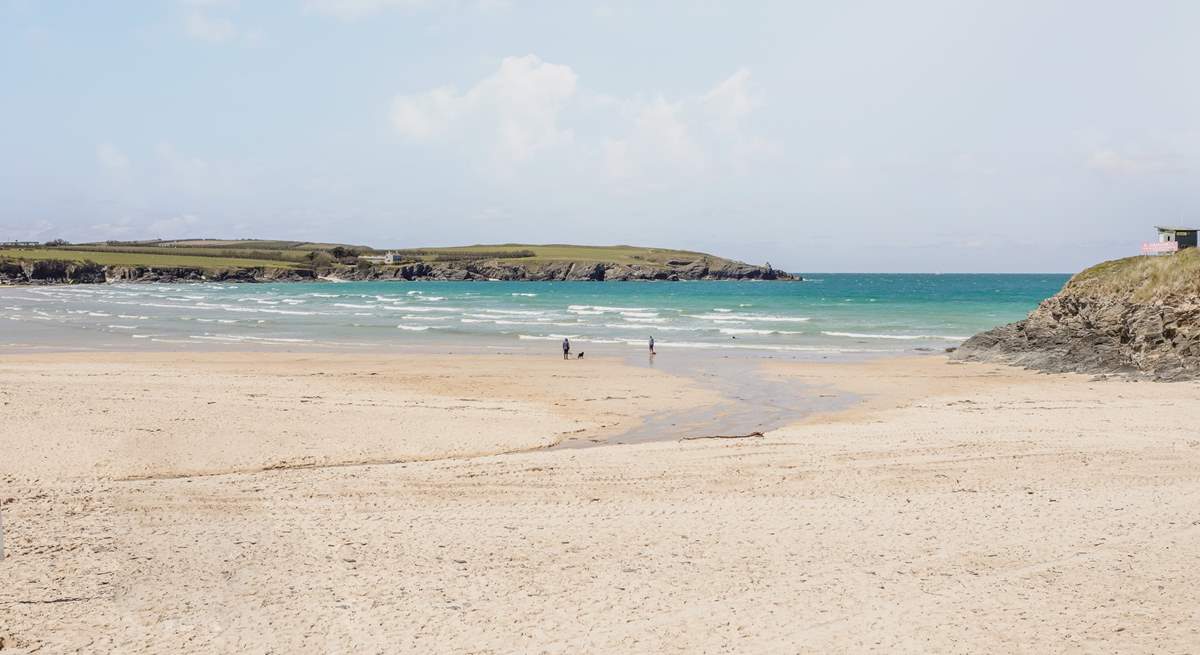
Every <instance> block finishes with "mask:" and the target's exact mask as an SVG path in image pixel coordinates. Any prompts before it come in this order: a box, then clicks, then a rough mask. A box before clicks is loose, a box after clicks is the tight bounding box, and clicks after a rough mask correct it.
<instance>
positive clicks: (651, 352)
mask: <svg viewBox="0 0 1200 655" xmlns="http://www.w3.org/2000/svg"><path fill="white" fill-rule="evenodd" d="M650 354H651V355H655V354H657V353H655V352H654V337H650Z"/></svg>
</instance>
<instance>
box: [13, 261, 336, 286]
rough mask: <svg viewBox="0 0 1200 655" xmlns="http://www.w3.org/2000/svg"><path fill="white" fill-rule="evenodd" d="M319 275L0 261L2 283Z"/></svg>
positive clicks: (231, 279)
mask: <svg viewBox="0 0 1200 655" xmlns="http://www.w3.org/2000/svg"><path fill="white" fill-rule="evenodd" d="M315 277H316V276H315V275H314V273H313V272H312V271H311V270H307V269H294V268H272V267H254V268H224V269H204V268H193V267H157V266H101V265H100V264H97V263H95V262H73V261H66V260H58V259H42V260H37V261H33V262H18V261H12V260H4V261H0V284H101V283H104V282H301V281H305V280H312V279H314V278H315Z"/></svg>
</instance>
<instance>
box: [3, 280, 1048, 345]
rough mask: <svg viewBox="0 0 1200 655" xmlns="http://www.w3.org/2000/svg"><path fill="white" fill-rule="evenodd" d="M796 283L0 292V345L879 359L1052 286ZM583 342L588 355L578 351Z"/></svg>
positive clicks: (1019, 304)
mask: <svg viewBox="0 0 1200 655" xmlns="http://www.w3.org/2000/svg"><path fill="white" fill-rule="evenodd" d="M807 277H809V279H808V280H806V281H803V282H730V281H724V282H674V283H672V282H655V283H644V282H629V283H621V282H607V283H595V282H411V283H404V282H348V283H286V284H245V285H233V284H177V285H165V284H153V285H145V284H120V285H94V286H93V285H81V286H50V287H8V288H0V347H5V348H9V349H19V348H47V349H53V348H83V349H102V348H118V349H127V348H135V349H174V348H184V349H186V348H191V347H195V348H205V347H207V348H209V349H211V348H213V347H218V348H223V347H255V348H264V349H303V348H306V347H312V348H322V349H328V348H332V349H347V350H354V349H359V350H371V349H381V348H383V349H386V348H388V347H392V346H407V345H426V344H437V345H442V344H446V343H450V344H461V345H463V346H466V345H480V346H485V347H503V346H512V347H527V348H531V349H532V348H536V349H554V348H557V347H558V346H557V342H559V341H561V340H562V339H563V338H564V337H569V338H570V339H571V340H572V342H573V343H574V344H575V349H576V350H580V349H584V348H589V347H590V348H596V349H604V350H609V349H629V348H641V349H644V348H645V347H646V341H647V339H648V338H649V337H650V336H653V337H654V338H655V340H656V342H657V344H658V348H659V349H660V350H672V349H676V350H683V349H692V350H698V349H703V350H727V351H738V350H752V351H762V352H766V351H774V352H793V353H817V354H822V355H829V354H838V353H890V352H908V351H924V350H940V349H943V348H946V347H951V346H955V345H958V344H959V343H961V342H962V340H964V339H965V338H967V337H969V336H970V335H972V334H975V333H976V332H979V331H981V330H985V329H988V328H990V327H993V326H996V325H1000V324H1003V323H1007V322H1010V321H1014V320H1017V319H1020V318H1022V317H1023V316H1025V314H1027V313H1028V312H1029V311H1030V310H1031V309H1033V308H1034V307H1035V306H1037V304H1038V302H1039V301H1041V300H1042V299H1044V298H1046V297H1048V296H1050V295H1052V294H1054V293H1055V292H1056V291H1058V289H1059V288H1060V287H1061V286H1062V285H1063V283H1064V282H1065V281H1066V279H1067V276H1065V275H919V274H912V275H851V274H827V275H826V274H811V275H810V276H807ZM591 344H595V346H592V345H591Z"/></svg>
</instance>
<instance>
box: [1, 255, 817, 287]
mask: <svg viewBox="0 0 1200 655" xmlns="http://www.w3.org/2000/svg"><path fill="white" fill-rule="evenodd" d="M317 277H321V278H325V279H336V280H596V281H601V280H793V279H797V278H796V277H795V276H792V275H790V274H788V273H785V272H783V271H778V270H775V269H773V268H770V267H769V266H753V265H750V264H743V263H741V262H734V261H730V260H724V259H722V260H710V259H708V258H700V259H696V260H694V261H669V262H666V263H663V264H657V263H646V264H616V263H605V262H570V261H548V262H539V263H520V262H516V261H513V260H505V259H487V260H463V261H453V262H415V263H411V264H404V265H400V266H361V267H360V266H348V265H332V266H329V267H326V268H323V269H321V270H319V271H317V272H314V271H312V270H309V269H300V268H272V267H253V268H227V269H217V270H212V269H203V268H193V267H151V266H101V265H99V264H95V263H92V262H71V261H61V260H39V261H34V262H19V261H12V260H7V261H4V260H0V284H89V283H101V282H202V281H209V282H297V281H299V282H302V281H306V280H313V279H315V278H317Z"/></svg>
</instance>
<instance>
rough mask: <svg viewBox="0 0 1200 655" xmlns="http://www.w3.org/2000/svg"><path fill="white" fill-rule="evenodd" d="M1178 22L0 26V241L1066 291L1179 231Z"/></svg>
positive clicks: (1185, 97) (485, 19) (515, 18)
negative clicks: (574, 264)
mask: <svg viewBox="0 0 1200 655" xmlns="http://www.w3.org/2000/svg"><path fill="white" fill-rule="evenodd" d="M1197 25H1200V4H1197V3H1194V2H1153V1H1151V2H1143V3H1130V2H1095V1H1092V2H1082V1H1079V2H1065V1H1058V2H1056V1H1053V0H1049V1H1039V2H1025V1H1022V0H1013V1H1009V2H972V1H964V0H960V1H914V2H904V3H898V2H855V1H847V2H836V3H835V2H801V1H798V0H797V1H792V2H717V1H707V2H705V1H694V2H655V3H650V2H595V3H585V2H521V1H519V0H507V1H506V0H277V1H269V2H268V1H265V0H264V1H261V2H251V1H250V0H242V1H241V2H237V1H236V0H180V1H172V0H162V1H158V2H152V1H150V0H143V1H133V0H131V1H130V2H121V3H96V2H83V1H76V2H68V1H61V2H51V1H45V2H39V1H36V0H0V152H2V153H3V154H2V155H0V240H4V239H8V238H18V239H25V238H30V239H50V238H55V237H62V238H67V239H70V240H74V241H83V240H92V239H110V238H111V239H141V238H156V237H161V238H176V237H184V236H200V237H263V238H285V239H312V240H322V241H345V242H352V243H368V244H372V245H378V246H417V245H450V244H461V243H488V242H499V241H524V242H539V243H544V242H582V243H598V244H609V243H632V244H639V245H660V246H674V247H687V248H695V249H702V250H708V251H713V252H717V253H720V254H724V255H728V256H733V257H737V258H741V259H746V260H749V261H755V262H762V261H764V260H769V261H771V263H772V264H774V265H776V266H780V267H784V268H788V269H792V270H800V271H933V272H941V271H946V272H949V271H999V272H1008V271H1072V270H1076V269H1078V268H1081V267H1083V266H1085V265H1088V264H1090V263H1093V262H1095V261H1099V260H1102V259H1109V258H1113V257H1118V256H1125V255H1128V254H1133V253H1135V252H1136V249H1137V246H1138V244H1139V242H1140V241H1142V240H1144V239H1149V238H1151V237H1152V236H1153V234H1152V229H1151V226H1152V225H1153V224H1155V223H1184V224H1187V223H1200V184H1198V182H1200V178H1198V176H1197V171H1198V170H1200V169H1198V166H1200V83H1198V82H1197V80H1198V79H1200V78H1198V77H1197V71H1196V62H1200V39H1196V38H1195V31H1196V26H1197Z"/></svg>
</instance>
